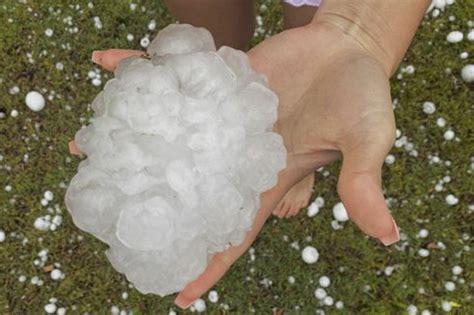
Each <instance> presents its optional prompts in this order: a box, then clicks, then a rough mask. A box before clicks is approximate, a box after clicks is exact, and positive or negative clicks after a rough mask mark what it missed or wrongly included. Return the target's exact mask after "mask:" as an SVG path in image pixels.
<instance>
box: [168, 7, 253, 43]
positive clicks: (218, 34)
mask: <svg viewBox="0 0 474 315" xmlns="http://www.w3.org/2000/svg"><path fill="white" fill-rule="evenodd" d="M164 2H165V4H166V6H167V7H168V9H169V11H170V12H171V13H172V14H173V15H174V16H175V17H176V18H177V19H178V21H179V22H180V23H188V24H191V25H194V26H200V27H205V28H207V29H208V30H209V31H210V32H211V33H212V36H213V37H214V41H215V42H216V46H217V48H219V47H220V46H223V45H225V46H230V47H233V48H236V49H240V50H246V49H247V46H248V44H249V42H250V39H251V38H252V36H253V33H254V30H255V12H254V0H164Z"/></svg>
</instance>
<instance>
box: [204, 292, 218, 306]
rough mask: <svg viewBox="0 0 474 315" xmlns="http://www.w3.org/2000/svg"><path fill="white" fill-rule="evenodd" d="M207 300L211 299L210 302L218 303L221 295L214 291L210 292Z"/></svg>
mask: <svg viewBox="0 0 474 315" xmlns="http://www.w3.org/2000/svg"><path fill="white" fill-rule="evenodd" d="M207 298H208V299H209V302H211V303H217V301H219V294H218V293H217V291H215V290H212V291H209V294H208V295H207Z"/></svg>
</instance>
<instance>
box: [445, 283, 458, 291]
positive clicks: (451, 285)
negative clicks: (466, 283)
mask: <svg viewBox="0 0 474 315" xmlns="http://www.w3.org/2000/svg"><path fill="white" fill-rule="evenodd" d="M444 288H445V289H446V291H450V292H451V291H454V290H455V289H456V285H455V284H454V282H452V281H447V282H445V283H444Z"/></svg>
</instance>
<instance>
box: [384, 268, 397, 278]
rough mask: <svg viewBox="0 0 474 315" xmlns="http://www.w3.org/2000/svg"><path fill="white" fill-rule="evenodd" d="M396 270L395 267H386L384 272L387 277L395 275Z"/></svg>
mask: <svg viewBox="0 0 474 315" xmlns="http://www.w3.org/2000/svg"><path fill="white" fill-rule="evenodd" d="M394 270H395V267H394V266H387V267H385V269H384V271H383V272H384V274H385V275H386V276H390V275H391V274H392V273H393V271H394Z"/></svg>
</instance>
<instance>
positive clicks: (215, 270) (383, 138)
mask: <svg viewBox="0 0 474 315" xmlns="http://www.w3.org/2000/svg"><path fill="white" fill-rule="evenodd" d="M429 2H430V1H429V0H423V1H416V2H414V1H411V0H401V1H394V0H390V1H378V0H360V1H357V2H354V1H350V0H325V1H323V3H322V5H321V7H320V9H319V10H318V13H317V14H316V15H315V17H314V18H313V20H312V22H311V24H308V25H306V26H304V27H297V28H293V29H291V30H286V31H283V32H281V33H280V34H277V35H275V36H273V37H272V38H269V39H267V40H265V41H263V42H262V43H260V44H259V45H257V46H255V47H254V48H253V49H251V50H250V51H249V52H248V56H249V58H250V62H251V64H252V66H253V68H254V69H256V70H257V71H259V72H262V73H264V74H265V75H266V76H267V77H268V79H269V84H270V87H271V88H272V89H273V90H274V91H275V92H276V93H277V95H278V97H279V99H280V105H279V118H278V121H277V122H276V123H275V125H274V130H275V131H276V132H278V133H280V134H281V135H282V137H283V139H284V142H285V146H286V148H287V150H288V166H287V168H286V169H284V170H282V171H281V172H280V173H279V174H278V183H277V185H276V186H275V187H273V188H272V189H270V190H269V191H267V192H265V193H263V194H262V195H261V201H262V203H261V208H260V209H259V210H258V213H257V216H256V219H255V222H254V224H253V226H252V228H251V230H250V231H249V233H248V234H247V237H246V239H245V240H244V242H243V243H242V244H240V245H239V246H235V247H231V248H229V249H228V250H226V251H224V252H221V253H218V254H215V255H214V256H212V257H210V260H209V264H208V267H207V269H206V270H205V271H204V272H203V273H202V274H201V275H200V276H199V277H198V278H197V279H196V280H194V281H192V282H190V283H189V284H188V285H187V286H186V287H185V288H184V289H183V290H182V291H181V292H180V293H179V294H178V296H177V297H176V299H175V303H176V305H178V306H179V307H182V308H186V307H189V306H190V305H191V304H192V303H193V302H194V301H195V300H196V299H197V298H199V297H200V296H201V295H203V294H204V293H205V292H206V291H208V290H209V289H210V288H211V287H212V286H213V285H214V284H215V283H216V282H217V281H218V280H219V279H220V278H221V277H222V276H224V274H225V273H226V272H227V270H228V269H229V268H230V267H231V266H232V264H233V263H234V262H235V261H236V260H237V259H238V258H239V257H240V256H241V255H242V254H243V253H245V252H246V251H247V249H248V248H249V247H250V245H251V244H252V243H253V241H254V240H255V238H256V236H257V235H258V232H259V231H260V230H261V228H262V227H263V225H264V223H265V221H266V219H267V218H268V217H269V216H270V214H271V213H272V211H273V210H274V209H275V207H276V206H277V204H278V202H279V201H280V200H281V199H282V198H283V196H284V195H285V194H286V193H287V192H288V191H289V190H290V188H291V187H292V186H294V185H295V184H296V183H298V182H300V181H301V180H302V179H304V178H305V177H307V176H308V175H309V174H311V173H312V172H314V171H315V170H316V169H317V168H319V167H321V166H323V165H326V164H328V163H330V162H332V161H334V160H336V159H339V158H342V159H343V163H342V167H341V170H340V174H339V180H338V184H337V190H338V193H339V196H340V197H341V200H342V202H343V204H344V205H345V207H346V209H347V212H348V214H349V217H350V219H351V220H352V222H354V223H355V224H356V225H357V226H358V227H359V228H360V229H361V230H362V231H363V232H364V233H366V234H368V235H369V236H371V237H374V238H376V239H379V240H381V241H382V243H384V244H385V245H390V244H393V243H394V242H397V241H398V240H399V234H398V228H397V226H396V223H395V221H394V220H393V218H392V215H391V214H390V211H389V210H388V208H387V206H386V204H385V199H384V196H383V192H382V189H381V168H382V165H383V161H384V158H385V156H386V155H387V153H388V151H389V150H390V148H391V146H392V144H393V141H394V139H395V119H394V115H393V111H392V105H391V104H392V102H391V97H390V85H389V77H390V75H391V74H392V73H393V72H394V71H395V69H396V68H397V67H398V64H399V62H400V60H401V59H402V58H403V55H404V54H405V52H406V49H407V48H408V45H409V44H410V42H411V40H412V38H413V36H414V33H415V32H416V29H417V27H418V25H419V23H420V21H421V18H422V17H423V14H424V12H425V11H426V8H427V7H428V5H429ZM141 53H142V52H140V51H127V50H117V49H112V50H107V51H99V52H95V53H94V55H93V61H94V62H96V63H97V64H100V65H102V66H103V67H104V68H105V69H107V70H113V69H114V68H115V66H116V65H117V64H118V62H120V60H122V59H123V58H125V57H128V56H130V55H137V54H141ZM314 56H317V58H315V57H314ZM288 87H291V89H289V88H288Z"/></svg>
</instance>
